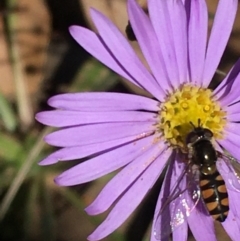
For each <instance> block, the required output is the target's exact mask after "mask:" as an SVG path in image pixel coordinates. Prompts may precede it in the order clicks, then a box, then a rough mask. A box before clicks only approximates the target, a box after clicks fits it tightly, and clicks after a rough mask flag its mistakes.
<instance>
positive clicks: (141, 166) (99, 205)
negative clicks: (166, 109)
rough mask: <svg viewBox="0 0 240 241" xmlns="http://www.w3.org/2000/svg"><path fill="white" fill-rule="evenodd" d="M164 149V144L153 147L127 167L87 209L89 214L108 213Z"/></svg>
mask: <svg viewBox="0 0 240 241" xmlns="http://www.w3.org/2000/svg"><path fill="white" fill-rule="evenodd" d="M164 149H166V145H165V144H164V143H163V142H160V143H159V144H157V145H153V146H152V147H150V148H149V149H147V150H145V152H143V153H142V155H140V156H139V157H137V158H136V159H135V160H134V161H132V162H131V163H129V164H128V165H127V166H125V167H124V169H123V170H121V171H120V172H119V173H118V174H117V175H116V176H115V177H114V178H113V179H112V180H111V181H110V182H108V184H107V185H106V186H105V187H104V188H103V190H102V191H101V193H100V194H99V195H98V197H97V198H96V199H95V200H94V202H93V203H92V204H91V205H90V206H88V207H87V208H86V209H85V210H86V211H87V213H88V214H90V215H96V214H99V213H103V212H104V211H106V210H107V209H108V208H109V207H110V206H111V205H112V204H113V203H114V202H115V201H116V199H117V198H118V197H119V196H120V195H121V194H122V193H123V192H124V191H125V190H126V189H127V188H128V187H129V186H130V185H131V184H132V183H133V182H134V181H135V180H136V179H137V178H138V177H139V175H141V174H142V173H143V171H144V170H145V169H146V168H148V166H149V165H150V164H151V163H152V161H153V160H155V159H156V157H158V156H159V155H160V154H161V152H163V151H164ZM165 161H167V160H162V163H163V165H165V164H164V162H165ZM159 172H162V170H161V169H159ZM109 194H111V195H109Z"/></svg>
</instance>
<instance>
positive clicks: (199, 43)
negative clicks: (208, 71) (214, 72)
mask: <svg viewBox="0 0 240 241" xmlns="http://www.w3.org/2000/svg"><path fill="white" fill-rule="evenodd" d="M189 18H190V19H189V26H188V46H189V63H190V71H191V81H192V82H193V83H194V82H195V83H197V84H201V80H202V73H203V67H204V61H205V53H206V45H207V27H208V10H207V6H206V1H205V0H191V2H190V14H189Z"/></svg>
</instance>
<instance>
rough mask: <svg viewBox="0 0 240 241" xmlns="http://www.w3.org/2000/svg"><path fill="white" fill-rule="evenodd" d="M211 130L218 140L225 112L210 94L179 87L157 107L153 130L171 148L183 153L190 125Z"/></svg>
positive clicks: (195, 88) (196, 89) (190, 128)
mask: <svg viewBox="0 0 240 241" xmlns="http://www.w3.org/2000/svg"><path fill="white" fill-rule="evenodd" d="M199 119H200V123H201V126H202V127H203V128H207V129H209V130H211V131H212V133H213V135H214V138H216V139H221V138H222V131H223V128H224V126H225V124H226V112H225V111H223V110H222V109H221V106H220V104H219V103H218V102H216V101H214V100H213V98H212V91H211V90H210V89H204V88H200V87H196V86H192V85H183V86H182V87H181V88H180V89H178V90H176V91H174V92H173V93H171V94H170V95H169V96H168V97H167V99H166V101H165V102H164V103H162V104H161V106H160V111H159V123H158V124H157V129H158V130H159V132H161V133H163V136H164V138H165V140H166V141H167V142H168V143H169V144H170V145H171V146H172V147H177V148H180V149H181V150H182V151H183V152H185V151H186V146H185V140H186V136H187V134H188V133H189V132H191V131H192V130H193V126H192V125H191V122H192V123H193V125H194V126H196V127H198V120H199Z"/></svg>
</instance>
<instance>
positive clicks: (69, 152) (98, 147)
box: [39, 136, 142, 165]
mask: <svg viewBox="0 0 240 241" xmlns="http://www.w3.org/2000/svg"><path fill="white" fill-rule="evenodd" d="M138 139H142V138H141V137H140V138H135V137H134V136H128V137H125V138H120V139H116V140H112V141H106V142H99V143H93V144H85V143H83V144H82V145H81V146H73V147H65V148H62V149H60V150H58V151H56V152H54V153H52V154H51V155H49V156H48V157H47V158H45V159H43V160H42V161H41V162H40V163H39V164H40V165H50V164H54V163H57V162H59V161H67V160H76V159H80V158H84V157H88V156H90V155H93V154H95V155H96V154H99V153H101V152H106V151H107V150H110V149H112V148H116V147H118V146H120V145H125V144H127V143H129V142H133V141H136V140H138Z"/></svg>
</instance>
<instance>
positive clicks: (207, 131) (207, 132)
mask: <svg viewBox="0 0 240 241" xmlns="http://www.w3.org/2000/svg"><path fill="white" fill-rule="evenodd" d="M203 132H204V137H206V138H207V139H211V138H212V137H213V133H212V132H211V131H210V130H209V129H207V128H204V129H203Z"/></svg>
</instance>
